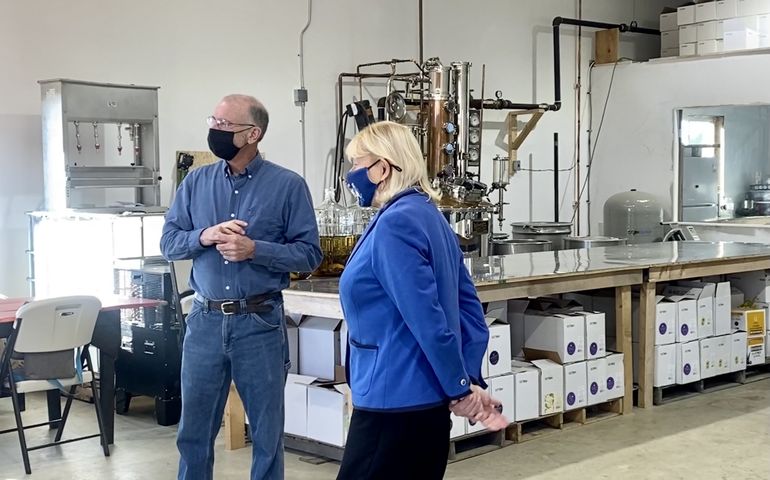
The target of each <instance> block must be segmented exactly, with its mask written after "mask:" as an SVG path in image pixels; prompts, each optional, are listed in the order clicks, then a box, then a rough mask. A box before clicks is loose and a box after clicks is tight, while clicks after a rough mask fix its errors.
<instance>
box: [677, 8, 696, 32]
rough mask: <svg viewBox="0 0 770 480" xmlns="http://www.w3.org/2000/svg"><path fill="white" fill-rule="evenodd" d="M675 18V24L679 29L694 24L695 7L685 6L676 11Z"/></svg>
mask: <svg viewBox="0 0 770 480" xmlns="http://www.w3.org/2000/svg"><path fill="white" fill-rule="evenodd" d="M676 13H677V17H676V23H677V24H678V25H679V26H680V27H681V26H682V25H690V24H693V23H695V5H686V6H684V7H679V8H677V9H676Z"/></svg>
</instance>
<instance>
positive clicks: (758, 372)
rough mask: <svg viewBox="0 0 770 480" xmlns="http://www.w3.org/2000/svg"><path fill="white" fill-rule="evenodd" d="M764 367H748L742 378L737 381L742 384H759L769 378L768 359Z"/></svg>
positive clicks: (769, 361) (769, 365)
mask: <svg viewBox="0 0 770 480" xmlns="http://www.w3.org/2000/svg"><path fill="white" fill-rule="evenodd" d="M767 360H768V363H765V364H764V365H749V366H748V367H746V370H745V371H744V372H743V373H744V375H743V378H742V379H739V380H738V381H739V382H740V383H742V384H746V383H754V382H759V381H760V380H767V379H768V378H770V359H767Z"/></svg>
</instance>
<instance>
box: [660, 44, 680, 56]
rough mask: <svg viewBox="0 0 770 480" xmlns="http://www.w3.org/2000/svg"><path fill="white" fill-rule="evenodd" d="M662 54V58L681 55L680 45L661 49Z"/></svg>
mask: <svg viewBox="0 0 770 480" xmlns="http://www.w3.org/2000/svg"><path fill="white" fill-rule="evenodd" d="M660 56H661V58H668V57H678V56H679V46H677V47H676V48H666V49H661V51H660Z"/></svg>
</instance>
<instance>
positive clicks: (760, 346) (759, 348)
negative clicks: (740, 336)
mask: <svg viewBox="0 0 770 480" xmlns="http://www.w3.org/2000/svg"><path fill="white" fill-rule="evenodd" d="M765 355H766V352H765V337H764V336H758V337H749V338H748V339H747V341H746V365H762V364H764V363H765Z"/></svg>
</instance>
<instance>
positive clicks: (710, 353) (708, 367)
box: [699, 338, 719, 379]
mask: <svg viewBox="0 0 770 480" xmlns="http://www.w3.org/2000/svg"><path fill="white" fill-rule="evenodd" d="M699 342H700V378H702V379H703V378H711V377H713V376H715V375H718V373H717V372H718V371H719V369H718V368H717V366H716V358H717V353H716V349H717V339H716V338H704V339H702V340H699Z"/></svg>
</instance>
